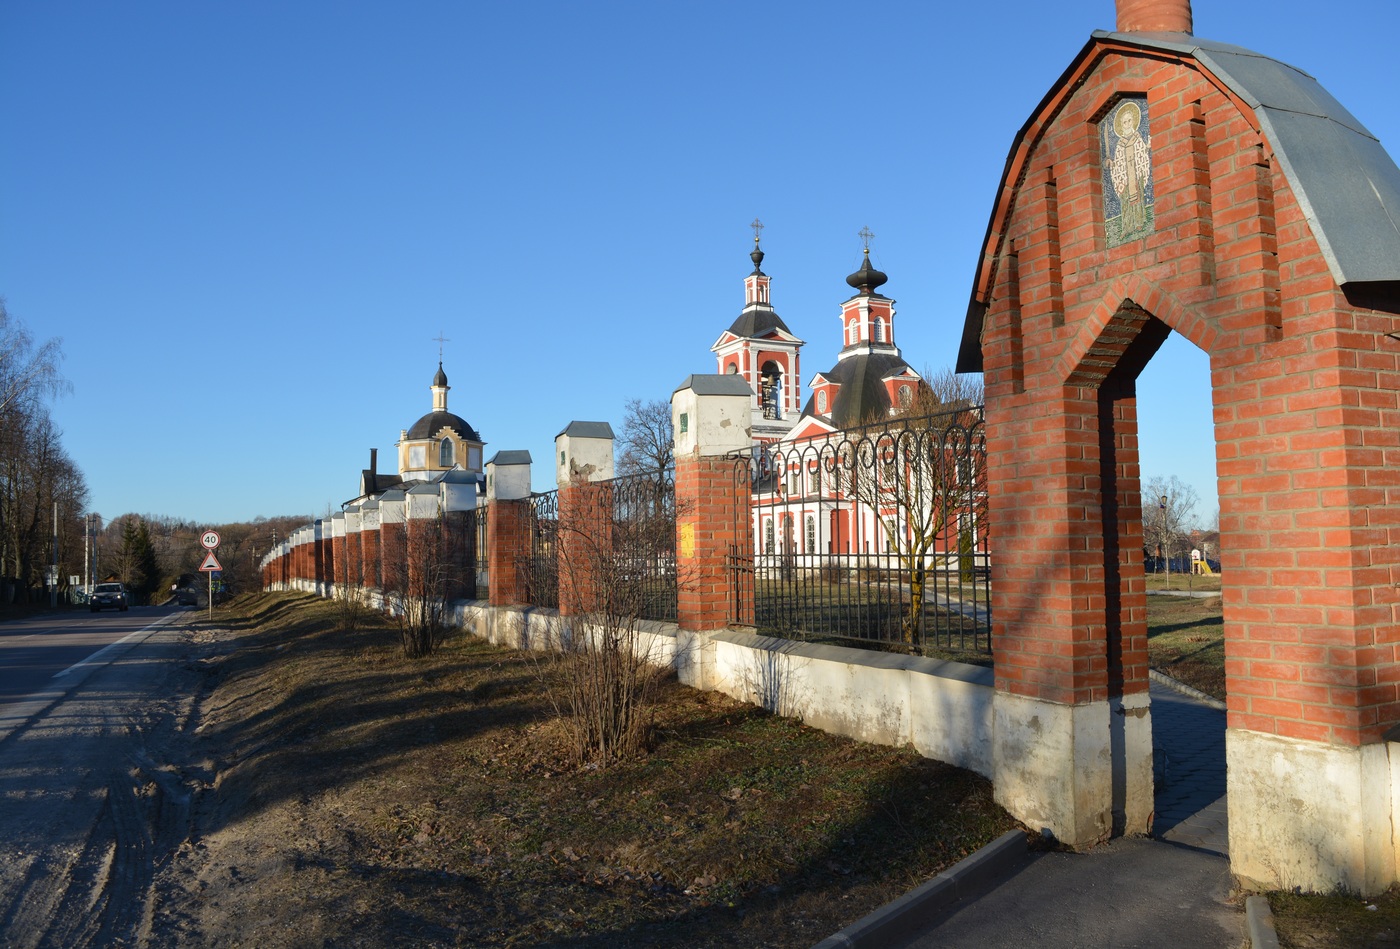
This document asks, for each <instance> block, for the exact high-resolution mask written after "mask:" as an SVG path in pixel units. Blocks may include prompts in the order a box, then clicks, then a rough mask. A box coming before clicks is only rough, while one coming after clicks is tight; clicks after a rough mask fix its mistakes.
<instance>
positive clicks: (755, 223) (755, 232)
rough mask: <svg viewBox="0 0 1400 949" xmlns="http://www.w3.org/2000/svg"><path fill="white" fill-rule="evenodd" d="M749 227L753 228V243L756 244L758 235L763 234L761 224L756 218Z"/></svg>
mask: <svg viewBox="0 0 1400 949" xmlns="http://www.w3.org/2000/svg"><path fill="white" fill-rule="evenodd" d="M749 227H751V228H753V242H754V243H755V244H757V243H758V238H759V235H760V234H761V233H762V232H763V222H762V221H760V220H759V219H758V218H754V219H753V223H752V224H750V225H749Z"/></svg>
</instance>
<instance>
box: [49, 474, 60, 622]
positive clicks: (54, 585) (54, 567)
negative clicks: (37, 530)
mask: <svg viewBox="0 0 1400 949" xmlns="http://www.w3.org/2000/svg"><path fill="white" fill-rule="evenodd" d="M49 556H50V560H49V609H53V608H54V607H56V606H58V502H57V501H55V502H53V545H52V547H51V551H50V554H49Z"/></svg>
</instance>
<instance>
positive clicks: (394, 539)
mask: <svg viewBox="0 0 1400 949" xmlns="http://www.w3.org/2000/svg"><path fill="white" fill-rule="evenodd" d="M406 549H407V537H406V535H405V533H404V492H403V489H402V488H390V489H389V490H388V491H385V492H384V493H383V494H382V495H380V497H379V583H380V589H382V590H383V591H384V592H385V594H389V593H401V592H403V588H404V578H405V570H406V569H407V562H406V561H405V560H404V552H405V550H406Z"/></svg>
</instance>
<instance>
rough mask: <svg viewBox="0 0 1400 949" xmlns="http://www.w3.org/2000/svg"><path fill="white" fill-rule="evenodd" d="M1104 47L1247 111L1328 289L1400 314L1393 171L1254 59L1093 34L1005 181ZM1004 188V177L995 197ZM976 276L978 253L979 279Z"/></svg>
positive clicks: (966, 347) (973, 336)
mask: <svg viewBox="0 0 1400 949" xmlns="http://www.w3.org/2000/svg"><path fill="white" fill-rule="evenodd" d="M1104 41H1111V42H1114V43H1121V44H1123V45H1126V46H1137V47H1140V48H1142V49H1154V50H1162V51H1167V52H1171V53H1174V54H1177V55H1181V56H1186V57H1190V58H1192V59H1194V60H1195V61H1196V62H1197V63H1199V64H1200V65H1201V67H1202V68H1203V69H1204V70H1205V71H1207V72H1209V73H1210V74H1211V75H1213V76H1215V77H1216V78H1217V79H1219V80H1220V82H1221V83H1223V84H1224V85H1225V86H1226V87H1227V88H1228V89H1230V91H1231V92H1233V93H1234V94H1235V95H1236V96H1238V97H1239V98H1240V100H1241V101H1242V102H1244V103H1245V104H1246V105H1248V106H1249V107H1250V108H1251V109H1252V110H1253V111H1254V114H1255V117H1256V118H1257V120H1258V122H1259V128H1260V131H1261V132H1263V133H1264V135H1265V137H1266V138H1267V139H1268V141H1269V144H1270V145H1271V146H1272V148H1273V151H1274V155H1275V156H1276V157H1277V159H1278V162H1279V167H1280V168H1281V169H1282V171H1283V173H1284V176H1285V177H1286V178H1287V180H1288V183H1289V185H1290V186H1291V188H1292V190H1293V194H1294V196H1295V197H1296V199H1297V201H1298V205H1299V207H1300V208H1301V209H1302V211H1303V214H1304V216H1305V217H1306V219H1307V221H1308V224H1309V226H1310V227H1311V229H1312V233H1313V236H1314V237H1315V238H1316V239H1317V242H1318V247H1319V249H1320V251H1321V253H1322V256H1323V258H1324V259H1325V260H1326V261H1327V266H1328V269H1329V270H1330V272H1331V274H1332V278H1333V280H1335V281H1336V282H1337V285H1338V286H1340V287H1341V288H1342V290H1343V292H1344V293H1345V294H1346V296H1347V299H1348V300H1349V301H1351V302H1352V304H1353V305H1356V306H1364V307H1371V308H1375V309H1384V310H1389V311H1392V312H1400V168H1397V167H1396V164H1395V161H1394V159H1392V158H1391V157H1390V155H1389V154H1387V152H1386V150H1385V149H1384V148H1383V147H1382V146H1381V143H1380V141H1379V140H1378V139H1377V138H1376V137H1375V135H1373V134H1372V133H1371V132H1370V130H1369V129H1367V128H1366V127H1365V126H1364V125H1362V124H1361V122H1360V121H1358V120H1357V118H1356V117H1355V116H1354V115H1352V114H1351V113H1350V112H1349V111H1348V110H1347V109H1346V107H1345V106H1343V105H1342V104H1341V103H1340V102H1338V101H1337V100H1336V99H1335V98H1333V96H1332V95H1331V94H1330V93H1329V92H1328V91H1327V90H1326V89H1324V88H1323V87H1322V85H1321V83H1319V82H1318V81H1317V80H1316V79H1314V78H1313V77H1312V76H1311V75H1309V74H1308V73H1306V72H1303V71H1302V70H1301V69H1298V68H1296V67H1294V66H1289V65H1288V64H1286V63H1282V62H1279V61H1278V60H1276V59H1271V58H1269V57H1267V56H1263V55H1261V54H1259V53H1256V52H1254V51H1252V50H1248V49H1245V48H1243V47H1240V46H1232V45H1230V44H1228V43H1220V42H1216V41H1213V40H1207V39H1201V38H1199V37H1195V36H1191V35H1189V34H1186V33H1146V32H1144V33H1137V32H1133V33H1111V32H1106V31H1102V30H1100V31H1096V32H1095V33H1094V34H1093V37H1092V38H1091V39H1090V41H1089V42H1088V44H1086V45H1085V47H1084V49H1083V50H1081V51H1080V53H1079V55H1078V56H1076V57H1075V59H1074V61H1073V62H1072V63H1071V64H1070V66H1069V68H1068V69H1066V70H1065V73H1064V74H1063V75H1062V76H1061V77H1060V79H1059V80H1058V81H1057V82H1056V83H1055V85H1054V86H1052V87H1051V89H1050V91H1049V93H1048V94H1047V95H1046V97H1045V98H1044V99H1043V100H1041V102H1040V104H1039V105H1038V106H1037V107H1036V109H1035V111H1034V112H1032V113H1031V117H1030V119H1028V120H1027V122H1026V124H1025V125H1023V126H1022V127H1021V129H1020V131H1018V132H1017V133H1016V138H1015V140H1014V141H1013V142H1012V145H1011V150H1010V156H1009V157H1008V160H1007V172H1010V171H1011V168H1012V161H1013V160H1014V158H1015V155H1016V153H1017V150H1018V149H1019V148H1020V147H1021V145H1022V143H1023V141H1024V139H1025V136H1026V133H1027V132H1028V131H1029V129H1030V126H1031V123H1032V122H1034V121H1035V119H1036V117H1037V116H1040V115H1041V114H1042V113H1043V112H1044V110H1045V109H1046V107H1047V106H1048V105H1049V103H1050V100H1051V98H1052V97H1053V96H1054V95H1055V93H1056V92H1057V91H1058V90H1059V89H1060V87H1061V86H1062V85H1063V84H1064V83H1065V82H1066V81H1067V80H1068V78H1069V77H1070V75H1071V74H1072V73H1073V72H1074V70H1075V69H1076V67H1077V66H1078V65H1079V64H1080V63H1081V62H1083V61H1084V60H1085V58H1086V57H1088V56H1090V55H1092V54H1093V51H1094V49H1095V47H1096V46H1097V45H1098V44H1099V43H1101V42H1104ZM1010 184H1011V182H1009V181H1008V180H1007V177H1006V173H1003V177H1002V181H1001V184H1000V185H999V186H998V192H999V193H1000V192H1002V191H1004V190H1005V189H1006V188H1007V187H1008V186H1009V185H1010ZM995 215H996V212H995V210H994V211H993V218H992V221H991V222H989V223H988V228H987V234H986V237H984V238H983V241H982V249H983V252H985V249H986V246H987V242H988V241H989V240H990V239H991V238H992V236H993V235H992V225H993V224H994V223H995ZM982 267H983V260H982V257H981V255H980V254H979V258H978V265H977V273H978V275H979V277H980V274H981V272H982ZM976 279H977V278H974V287H973V293H972V299H971V300H970V302H969V304H968V310H967V318H966V320H965V321H964V323H963V335H962V341H961V344H960V346H959V349H958V359H957V371H958V372H980V371H981V370H982V352H981V331H982V321H983V319H984V317H985V316H986V309H987V301H986V300H984V299H980V298H979V297H978V295H977V294H978V290H977V285H976Z"/></svg>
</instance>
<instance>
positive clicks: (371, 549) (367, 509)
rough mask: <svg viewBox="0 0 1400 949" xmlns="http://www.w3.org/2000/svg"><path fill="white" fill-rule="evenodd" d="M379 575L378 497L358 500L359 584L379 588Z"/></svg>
mask: <svg viewBox="0 0 1400 949" xmlns="http://www.w3.org/2000/svg"><path fill="white" fill-rule="evenodd" d="M381 583H382V580H381V579H380V576H379V499H378V498H370V499H369V500H367V501H361V502H360V585H361V586H362V587H364V588H365V589H366V590H378V589H381Z"/></svg>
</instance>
